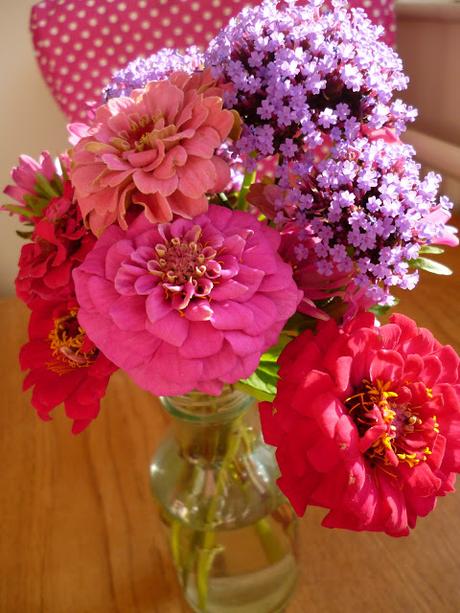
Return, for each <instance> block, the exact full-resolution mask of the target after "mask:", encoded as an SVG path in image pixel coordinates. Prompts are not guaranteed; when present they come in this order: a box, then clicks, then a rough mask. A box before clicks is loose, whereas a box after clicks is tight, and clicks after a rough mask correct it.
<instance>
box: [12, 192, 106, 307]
mask: <svg viewBox="0 0 460 613" xmlns="http://www.w3.org/2000/svg"><path fill="white" fill-rule="evenodd" d="M43 215H44V216H43V218H42V219H40V220H38V221H37V223H36V226H35V230H34V232H33V235H32V241H33V242H31V243H27V244H26V245H24V246H23V247H22V250H21V256H20V259H19V273H18V276H17V278H16V293H17V295H18V296H19V298H21V300H23V301H24V302H25V303H26V304H27V305H28V306H31V304H32V302H33V301H34V300H36V299H37V298H41V299H43V300H52V301H57V300H68V299H71V298H73V296H74V285H73V281H72V270H73V269H74V268H75V267H76V266H78V265H79V264H81V262H83V260H84V259H85V257H86V254H87V253H88V252H89V251H90V250H91V249H92V247H93V245H94V243H95V238H94V236H93V235H92V234H91V233H90V232H89V231H88V230H87V229H86V228H85V226H84V224H83V219H82V216H81V213H80V210H79V208H78V206H77V204H76V203H75V202H74V194H73V187H72V185H71V183H70V181H66V182H65V183H64V193H63V195H62V196H59V197H57V198H54V199H53V200H51V202H50V203H49V204H48V206H47V207H46V209H45V210H44V214H43Z"/></svg>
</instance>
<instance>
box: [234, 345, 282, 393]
mask: <svg viewBox="0 0 460 613" xmlns="http://www.w3.org/2000/svg"><path fill="white" fill-rule="evenodd" d="M290 340H291V338H290V337H289V336H288V335H287V334H281V336H280V340H279V341H278V343H277V344H276V345H274V346H273V347H271V348H270V349H269V350H268V351H266V352H265V353H264V354H263V355H262V357H261V358H260V362H259V366H258V367H257V370H256V371H255V372H254V373H253V374H252V375H251V376H250V377H248V378H247V379H243V380H241V381H238V383H237V384H236V387H237V388H238V389H240V390H241V391H243V392H246V393H247V394H249V395H250V396H254V398H256V399H257V400H269V401H272V400H273V399H274V397H275V395H276V386H277V383H278V364H277V361H278V358H279V356H280V354H281V352H282V351H283V349H284V348H285V347H286V345H287V344H288V343H289V341H290Z"/></svg>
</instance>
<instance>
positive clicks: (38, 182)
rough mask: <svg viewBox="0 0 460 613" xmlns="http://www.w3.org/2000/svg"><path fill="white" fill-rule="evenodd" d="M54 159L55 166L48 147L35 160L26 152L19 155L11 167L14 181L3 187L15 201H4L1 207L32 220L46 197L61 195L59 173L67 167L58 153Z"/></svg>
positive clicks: (39, 212)
mask: <svg viewBox="0 0 460 613" xmlns="http://www.w3.org/2000/svg"><path fill="white" fill-rule="evenodd" d="M56 163H57V164H58V166H56V165H55V162H54V160H53V158H52V157H51V156H50V154H49V153H48V151H44V152H43V153H42V154H41V155H40V157H39V159H38V161H36V160H34V159H33V158H31V157H30V156H28V155H21V156H20V157H19V164H18V165H17V166H15V167H14V168H13V169H12V170H11V178H12V179H13V181H14V183H15V185H7V186H6V187H5V189H4V190H3V191H4V193H5V194H6V195H7V196H9V197H10V198H13V199H14V200H16V202H18V203H19V204H13V205H10V204H7V205H4V206H2V207H1V208H2V209H3V210H5V211H9V212H10V213H11V214H12V215H19V218H20V220H21V221H23V222H29V223H30V224H34V223H35V222H36V221H37V220H38V219H40V217H41V216H42V212H43V210H44V209H45V207H46V206H47V205H48V203H49V201H50V200H52V199H53V198H56V197H59V196H60V195H62V184H63V177H62V174H63V173H65V172H66V170H67V164H68V160H67V158H66V156H64V155H62V156H60V157H59V158H58V159H57V160H56ZM59 166H60V173H59V172H58V168H59Z"/></svg>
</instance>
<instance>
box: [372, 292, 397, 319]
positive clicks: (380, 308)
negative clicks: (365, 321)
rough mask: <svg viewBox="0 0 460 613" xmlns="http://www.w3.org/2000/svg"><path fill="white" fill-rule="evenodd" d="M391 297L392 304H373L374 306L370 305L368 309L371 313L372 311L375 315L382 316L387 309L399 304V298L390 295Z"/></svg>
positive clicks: (389, 309)
mask: <svg viewBox="0 0 460 613" xmlns="http://www.w3.org/2000/svg"><path fill="white" fill-rule="evenodd" d="M392 298H393V304H388V305H382V304H374V306H372V307H370V309H368V310H369V311H370V312H371V313H374V315H376V316H377V317H382V316H383V315H386V314H387V313H388V312H389V311H391V309H393V308H394V307H395V306H397V305H398V304H399V298H395V297H394V296H392Z"/></svg>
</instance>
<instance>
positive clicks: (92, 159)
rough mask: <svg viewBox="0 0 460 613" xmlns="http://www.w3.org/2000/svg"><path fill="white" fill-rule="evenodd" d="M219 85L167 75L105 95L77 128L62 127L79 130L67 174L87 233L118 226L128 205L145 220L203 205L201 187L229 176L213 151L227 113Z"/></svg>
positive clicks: (189, 212) (226, 126)
mask: <svg viewBox="0 0 460 613" xmlns="http://www.w3.org/2000/svg"><path fill="white" fill-rule="evenodd" d="M219 91H220V90H217V89H216V88H215V87H214V81H213V80H212V79H210V78H209V75H208V74H207V73H206V74H204V73H203V75H202V76H201V77H200V76H199V75H193V76H190V75H187V74H186V73H180V72H179V73H173V74H172V75H171V76H170V77H169V78H168V79H167V80H163V81H152V82H151V83H149V84H148V85H147V86H146V87H145V88H144V89H138V90H134V91H133V92H131V94H130V96H129V97H120V98H113V99H111V100H109V101H108V102H107V104H104V105H102V106H101V107H99V108H98V109H97V111H96V115H95V119H94V121H93V123H92V125H91V126H88V127H86V128H85V129H83V131H82V126H81V125H78V126H70V130H71V131H72V132H74V133H79V134H81V135H82V138H81V139H80V140H79V141H78V142H77V144H76V145H75V149H74V151H73V155H72V158H73V166H72V171H71V179H72V183H73V184H74V186H75V191H76V196H77V199H78V202H79V204H80V207H81V211H82V214H83V217H84V218H85V219H87V221H88V223H89V225H90V227H91V229H92V231H93V232H94V233H95V234H100V233H101V232H102V231H103V230H104V229H105V228H106V227H107V226H109V225H110V224H112V223H114V222H118V223H119V225H120V226H121V227H122V228H124V229H126V227H127V224H126V221H125V214H126V210H127V208H128V207H129V206H130V205H132V204H137V205H140V206H142V207H144V209H145V215H146V217H147V219H148V220H149V221H150V222H152V223H156V222H160V223H162V222H167V221H170V220H171V219H172V218H173V213H177V214H178V215H180V216H182V217H187V218H191V217H195V216H196V215H199V214H200V213H204V212H205V211H206V210H207V208H208V200H207V198H206V193H208V192H218V191H221V190H222V189H224V187H225V186H226V184H227V183H228V182H229V180H230V172H229V168H228V166H227V164H226V163H225V162H224V161H223V159H221V158H220V157H218V156H216V155H215V153H216V150H217V149H218V148H219V147H220V146H221V145H222V143H223V142H224V141H225V139H226V138H227V136H228V135H229V133H230V131H231V129H232V127H233V123H234V115H233V114H232V113H231V112H230V111H227V110H223V109H222V98H221V97H220V96H219V95H217V94H218V93H219Z"/></svg>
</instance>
